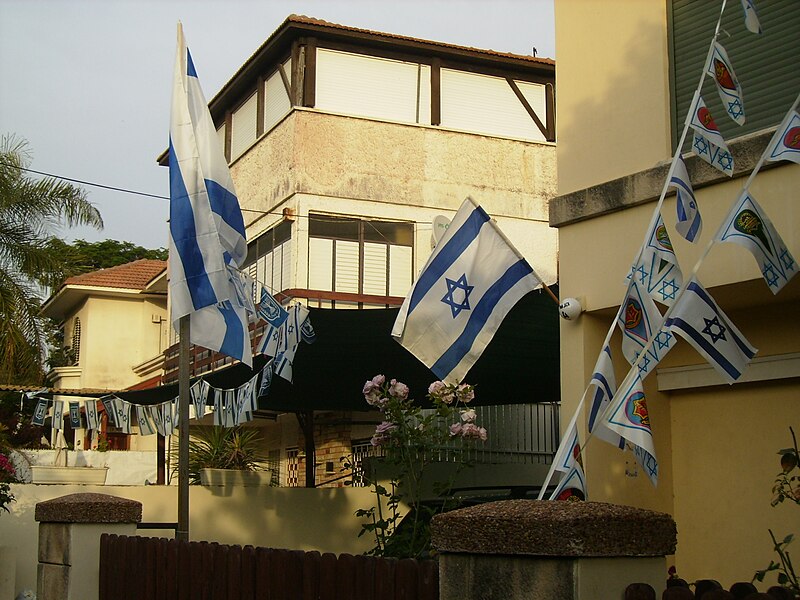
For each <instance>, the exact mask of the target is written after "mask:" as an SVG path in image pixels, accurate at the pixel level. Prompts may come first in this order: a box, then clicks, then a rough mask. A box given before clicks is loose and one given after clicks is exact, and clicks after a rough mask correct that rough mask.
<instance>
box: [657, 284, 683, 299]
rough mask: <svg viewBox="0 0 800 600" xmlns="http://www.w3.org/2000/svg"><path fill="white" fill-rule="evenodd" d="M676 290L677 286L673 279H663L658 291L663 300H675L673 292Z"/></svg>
mask: <svg viewBox="0 0 800 600" xmlns="http://www.w3.org/2000/svg"><path fill="white" fill-rule="evenodd" d="M677 292H678V286H677V285H675V280H674V279H665V280H664V281H662V282H661V289H660V290H658V293H659V294H661V297H662V298H663V299H664V300H675V294H676V293H677Z"/></svg>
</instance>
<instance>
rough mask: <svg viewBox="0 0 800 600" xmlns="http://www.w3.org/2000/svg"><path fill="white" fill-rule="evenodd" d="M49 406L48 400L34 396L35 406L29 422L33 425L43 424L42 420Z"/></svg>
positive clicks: (45, 416)
mask: <svg viewBox="0 0 800 600" xmlns="http://www.w3.org/2000/svg"><path fill="white" fill-rule="evenodd" d="M48 408H50V401H49V400H48V399H47V398H39V397H37V398H36V408H35V409H34V410H33V417H32V418H31V423H32V424H33V425H39V426H40V427H41V426H43V425H44V420H45V419H46V418H47V409H48Z"/></svg>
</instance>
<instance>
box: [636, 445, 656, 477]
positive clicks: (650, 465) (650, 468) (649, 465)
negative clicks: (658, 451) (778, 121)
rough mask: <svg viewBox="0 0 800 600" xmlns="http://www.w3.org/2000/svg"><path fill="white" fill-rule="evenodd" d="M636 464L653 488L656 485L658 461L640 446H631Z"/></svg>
mask: <svg viewBox="0 0 800 600" xmlns="http://www.w3.org/2000/svg"><path fill="white" fill-rule="evenodd" d="M631 449H632V451H633V455H634V456H635V457H636V462H638V463H639V466H641V467H642V469H643V470H644V472H645V474H646V475H647V478H648V479H649V480H650V483H652V484H653V487H655V486H657V485H658V461H657V460H656V457H655V456H653V455H652V454H650V453H649V452H648V451H647V450H645V449H644V448H642V447H640V446H634V445H631Z"/></svg>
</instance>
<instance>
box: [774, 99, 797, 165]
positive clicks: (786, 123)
mask: <svg viewBox="0 0 800 600" xmlns="http://www.w3.org/2000/svg"><path fill="white" fill-rule="evenodd" d="M766 155H767V158H766V160H767V162H775V161H776V160H790V161H792V162H794V163H797V164H800V114H798V113H797V111H796V110H790V111H789V112H788V113H787V115H786V116H785V117H784V118H783V121H781V124H780V125H778V129H777V130H776V131H775V135H773V136H772V140H770V142H769V146H767V152H766Z"/></svg>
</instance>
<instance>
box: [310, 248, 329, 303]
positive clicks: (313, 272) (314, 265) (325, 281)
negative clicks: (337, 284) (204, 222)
mask: <svg viewBox="0 0 800 600" xmlns="http://www.w3.org/2000/svg"><path fill="white" fill-rule="evenodd" d="M308 287H309V288H310V289H312V290H323V291H326V292H331V291H333V240H326V239H323V238H313V237H312V238H309V239H308Z"/></svg>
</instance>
